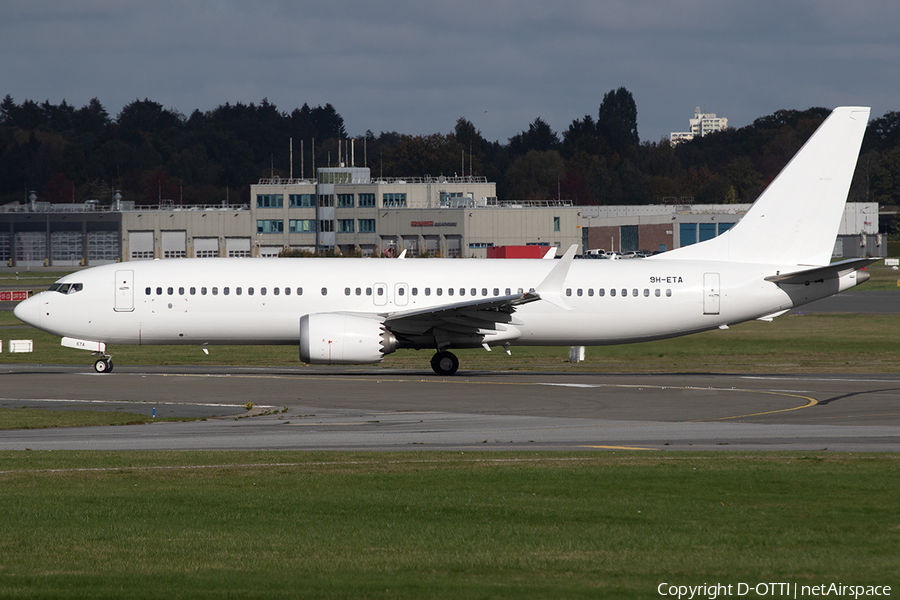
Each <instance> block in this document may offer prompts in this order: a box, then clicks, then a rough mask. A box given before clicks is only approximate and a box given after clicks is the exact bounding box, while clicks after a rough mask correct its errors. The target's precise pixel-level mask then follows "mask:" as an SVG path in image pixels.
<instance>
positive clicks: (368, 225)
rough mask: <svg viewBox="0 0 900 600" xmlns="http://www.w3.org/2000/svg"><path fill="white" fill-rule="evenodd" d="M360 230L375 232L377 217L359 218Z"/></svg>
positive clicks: (361, 231)
mask: <svg viewBox="0 0 900 600" xmlns="http://www.w3.org/2000/svg"><path fill="white" fill-rule="evenodd" d="M359 232H360V233H375V219H360V220H359Z"/></svg>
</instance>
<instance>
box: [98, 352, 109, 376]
mask: <svg viewBox="0 0 900 600" xmlns="http://www.w3.org/2000/svg"><path fill="white" fill-rule="evenodd" d="M94 356H99V357H100V358H98V359H97V362H95V363H94V370H95V371H97V372H98V373H111V372H112V370H113V361H112V356H109V355H108V354H95V355H94Z"/></svg>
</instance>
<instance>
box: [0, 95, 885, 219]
mask: <svg viewBox="0 0 900 600" xmlns="http://www.w3.org/2000/svg"><path fill="white" fill-rule="evenodd" d="M829 112H830V111H829V110H828V109H825V108H810V109H807V110H802V111H801V110H779V111H776V112H775V113H773V114H771V115H767V116H764V117H760V118H758V119H756V120H755V121H754V122H753V123H752V124H750V125H748V126H746V127H741V128H739V129H733V128H730V129H727V130H725V131H721V132H717V133H714V134H710V135H707V136H705V137H702V138H695V139H694V140H692V141H689V142H684V143H681V144H678V145H677V146H674V147H673V146H672V145H671V144H670V143H669V141H668V139H665V138H664V139H661V140H659V141H655V142H649V141H644V142H641V141H640V138H639V136H638V118H637V107H636V105H635V102H634V99H633V97H632V95H631V93H630V92H629V91H628V90H626V89H625V88H618V89H614V90H610V92H608V93H607V94H605V95H604V97H603V99H602V101H601V102H600V105H599V108H598V110H597V112H596V113H595V114H594V115H590V114H589V115H585V116H584V117H583V118H580V119H574V120H573V121H572V122H571V124H570V125H569V126H568V128H567V129H566V130H565V131H563V132H562V133H561V134H560V133H557V132H556V131H554V130H553V129H552V128H551V127H550V126H549V125H548V124H547V122H546V121H544V120H543V119H542V118H540V117H538V118H536V119H535V120H534V121H533V122H532V123H530V124H529V125H528V126H527V128H526V129H524V130H523V131H522V132H520V133H519V134H517V135H515V136H513V137H512V138H510V139H509V140H507V142H506V143H500V142H499V141H493V142H492V141H488V140H486V139H485V138H484V137H483V136H482V134H481V132H480V131H479V130H478V129H477V128H476V127H475V126H474V125H473V124H472V123H471V122H470V121H469V120H467V119H465V118H460V119H459V120H458V121H457V122H456V125H455V127H454V129H453V131H451V132H447V133H434V134H431V135H409V134H401V133H397V132H395V131H392V132H381V133H380V134H379V135H375V134H374V133H373V132H372V131H371V130H369V131H366V132H365V134H363V135H362V136H358V137H356V138H355V142H354V145H353V148H354V155H355V157H356V165H357V166H368V167H370V168H371V170H372V175H373V176H374V177H378V176H385V177H405V176H424V175H432V176H440V175H445V176H458V175H476V176H484V177H486V178H487V179H488V180H489V181H494V182H496V183H497V194H498V197H499V198H501V199H516V200H530V199H537V200H545V199H556V198H560V199H564V200H572V201H574V202H575V203H576V204H585V205H588V204H650V203H658V202H662V201H664V200H665V199H669V198H691V199H692V200H693V201H694V202H697V203H722V202H724V203H729V202H752V201H753V200H754V199H755V198H756V197H757V196H758V195H759V193H760V192H761V191H762V190H763V189H764V188H765V186H766V185H767V184H768V183H769V182H770V181H771V180H772V179H773V178H774V177H775V176H776V175H777V174H778V172H779V171H780V170H781V168H782V167H783V166H784V165H785V164H786V163H787V161H788V160H789V159H790V158H791V157H792V156H793V155H794V154H795V153H796V152H797V150H799V148H800V147H801V146H802V145H803V143H804V142H805V141H806V139H807V138H808V137H809V136H810V135H811V134H812V132H813V131H815V129H816V128H817V127H818V126H819V124H820V123H821V122H822V120H823V119H824V118H825V117H826V116H827V115H828V114H829ZM347 138H348V134H347V132H346V130H345V127H344V120H343V118H342V117H341V115H340V114H339V113H338V112H337V110H336V109H335V108H334V107H333V106H332V105H331V104H326V105H325V106H316V107H310V106H308V105H307V104H304V105H303V106H302V107H301V108H297V109H294V110H292V111H291V112H286V111H281V110H279V109H278V108H277V107H276V106H275V105H273V104H272V103H270V102H268V100H266V99H264V100H262V101H261V102H260V103H258V104H256V103H250V104H243V103H236V104H229V103H226V104H224V105H221V106H219V107H217V108H215V109H213V110H210V111H207V112H202V111H199V110H195V111H194V112H193V113H191V114H190V116H186V115H184V114H182V113H179V112H178V111H175V110H171V109H166V108H164V107H163V106H162V105H161V104H159V103H157V102H154V101H152V100H149V99H144V100H135V101H134V102H131V103H130V104H128V105H127V106H125V107H124V108H123V109H122V111H121V112H120V113H119V114H118V115H116V116H115V117H112V116H111V115H110V114H109V113H108V112H107V110H106V109H105V108H104V107H103V105H102V104H101V102H100V100H99V99H96V98H95V99H93V100H91V101H90V102H89V103H88V104H86V105H85V106H82V107H81V108H76V107H74V106H72V105H70V104H68V103H67V102H66V101H65V100H63V101H62V102H61V103H60V104H58V105H54V104H51V103H50V102H49V101H48V102H43V103H38V102H35V101H33V100H25V101H23V102H22V103H21V104H19V103H17V102H16V101H15V100H14V99H13V98H12V97H11V96H10V95H7V96H6V97H5V98H4V99H3V101H2V102H0V204H5V203H8V202H23V201H25V199H26V198H27V196H28V193H29V191H31V190H34V191H36V192H37V193H38V196H39V199H40V200H43V201H47V202H54V203H65V202H84V201H85V200H93V199H96V200H99V201H100V203H103V204H108V203H110V202H111V201H112V197H113V194H114V191H115V190H121V191H122V194H123V197H124V199H125V200H133V201H135V202H136V203H137V204H139V205H143V204H157V203H158V202H159V201H160V200H161V199H162V200H173V201H175V202H176V203H184V204H218V203H221V202H224V201H227V202H229V203H231V204H235V203H241V202H249V189H250V184H252V183H256V182H257V181H258V180H259V179H260V178H265V177H271V176H274V177H282V178H286V177H288V176H289V175H291V174H293V176H294V177H300V176H301V174H302V175H305V176H306V177H312V174H313V166H315V167H323V166H336V164H337V162H338V157H339V155H341V156H342V157H343V161H345V162H346V161H347V160H348V158H347V153H348V151H349V144H347V142H346V140H347ZM291 140H293V148H294V151H293V169H292V165H291V154H290V152H289V147H290V145H291ZM313 146H314V148H313ZM301 156H302V161H301ZM851 200H853V201H877V202H879V203H880V204H888V205H891V204H894V205H896V204H900V113H898V112H889V113H886V114H885V115H884V116H882V117H880V118H875V119H873V120H871V121H870V123H869V126H868V129H867V131H866V136H865V139H864V142H863V149H862V152H861V156H860V160H859V164H858V166H857V172H856V176H855V178H854V183H853V187H852V189H851Z"/></svg>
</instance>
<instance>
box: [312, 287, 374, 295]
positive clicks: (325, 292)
mask: <svg viewBox="0 0 900 600" xmlns="http://www.w3.org/2000/svg"><path fill="white" fill-rule="evenodd" d="M378 291H379V292H380V291H381V290H378ZM322 295H323V296H327V295H328V288H322Z"/></svg>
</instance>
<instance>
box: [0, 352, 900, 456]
mask: <svg viewBox="0 0 900 600" xmlns="http://www.w3.org/2000/svg"><path fill="white" fill-rule="evenodd" d="M0 374H2V382H3V386H2V389H0V406H2V407H3V408H16V407H21V406H29V407H33V408H36V407H41V408H51V409H55V410H69V409H84V408H87V409H94V410H125V411H131V412H140V413H142V414H146V415H150V414H151V412H152V411H153V409H154V408H155V409H156V415H157V417H158V418H161V417H165V416H188V417H206V420H199V421H193V422H187V423H153V424H149V425H134V426H121V427H89V428H59V429H39V430H15V431H3V432H0V449H2V450H12V449H25V448H30V449H32V450H50V449H73V450H82V449H91V450H213V449H242V450H262V449H270V450H453V451H476V450H478V451H483V450H585V451H588V450H601V449H603V450H624V449H634V450H647V451H660V450H663V451H671V450H768V451H771V450H816V451H820V450H831V451H853V452H869V451H894V452H896V451H900V375H894V374H889V375H846V376H844V375H834V374H821V375H764V374H761V375H728V374H721V375H716V374H713V375H705V374H660V375H646V374H640V375H628V374H625V375H606V374H602V373H562V372H520V371H510V372H503V371H469V372H460V374H458V375H457V376H455V377H451V378H441V377H436V376H435V375H433V374H432V373H431V372H430V371H424V370H396V369H391V370H388V369H382V368H378V367H340V368H339V367H304V366H298V367H296V368H278V369H275V368H236V367H222V368H208V367H202V368H201V367H179V366H165V367H128V366H118V365H117V367H116V371H115V372H113V373H111V374H105V375H97V374H95V373H94V372H93V370H92V369H91V368H90V367H89V366H84V365H77V366H65V365H62V366H61V365H48V366H38V365H33V366H32V365H0ZM248 402H253V403H254V404H255V408H254V410H253V411H251V412H249V413H248V411H247V409H246V408H245V407H244V405H245V404H246V403H248ZM260 413H268V414H260ZM251 415H256V416H251Z"/></svg>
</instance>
